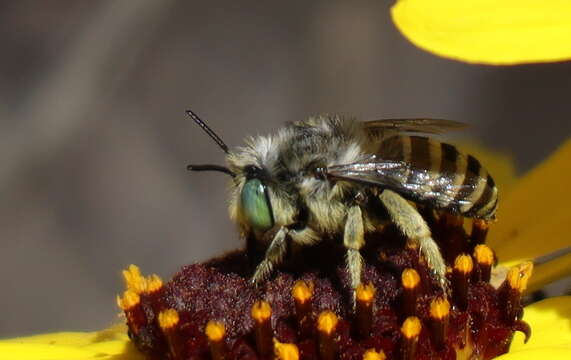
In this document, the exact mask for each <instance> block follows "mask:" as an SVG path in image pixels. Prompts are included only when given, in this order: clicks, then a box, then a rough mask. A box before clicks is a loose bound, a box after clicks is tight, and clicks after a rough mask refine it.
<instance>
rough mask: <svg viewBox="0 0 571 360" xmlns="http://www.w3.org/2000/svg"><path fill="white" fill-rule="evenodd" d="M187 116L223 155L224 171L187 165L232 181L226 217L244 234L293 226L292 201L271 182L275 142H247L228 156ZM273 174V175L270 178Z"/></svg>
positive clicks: (218, 167)
mask: <svg viewBox="0 0 571 360" xmlns="http://www.w3.org/2000/svg"><path fill="white" fill-rule="evenodd" d="M187 114H188V115H189V116H190V117H191V118H192V119H193V120H194V121H195V122H196V123H197V124H198V125H199V126H200V127H201V128H202V129H203V130H204V131H205V132H206V133H207V134H208V136H210V137H211V138H212V139H213V140H214V141H215V142H216V144H217V145H218V146H219V147H220V148H221V149H222V150H223V151H224V152H225V153H226V154H227V162H228V165H229V166H228V167H225V166H221V165H213V164H205V165H194V164H193V165H188V166H187V169H188V170H190V171H218V172H222V173H225V174H228V175H230V176H231V177H232V178H233V181H232V187H231V199H230V217H231V218H232V219H233V220H234V221H236V222H237V223H238V224H239V225H240V227H241V228H242V229H243V230H244V231H250V230H253V231H255V232H258V233H264V232H266V231H268V230H270V229H271V228H272V227H274V226H275V225H276V224H278V225H289V224H292V223H294V222H295V221H294V220H295V219H296V218H297V217H299V216H297V217H296V212H297V211H296V206H295V201H293V200H292V195H291V193H290V192H289V191H287V189H285V188H284V186H283V183H280V182H279V181H277V180H276V179H275V178H276V176H273V175H275V174H274V173H275V171H274V170H275V169H274V166H273V165H275V164H276V162H277V159H276V158H275V156H276V154H277V151H276V146H277V141H276V139H275V138H273V137H258V138H256V139H249V140H248V143H247V146H245V147H242V148H238V149H237V150H236V151H232V152H230V151H229V150H228V147H227V146H226V144H225V143H224V142H223V141H222V139H220V137H219V136H218V135H216V133H215V132H214V131H213V130H212V129H210V127H208V125H206V123H204V121H202V120H201V119H200V118H199V117H198V116H197V115H196V114H195V113H194V112H192V111H191V110H187ZM272 174H273V175H272Z"/></svg>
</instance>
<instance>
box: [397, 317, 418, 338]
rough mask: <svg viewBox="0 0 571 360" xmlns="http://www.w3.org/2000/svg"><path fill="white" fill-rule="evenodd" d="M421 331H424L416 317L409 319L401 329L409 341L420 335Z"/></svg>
mask: <svg viewBox="0 0 571 360" xmlns="http://www.w3.org/2000/svg"><path fill="white" fill-rule="evenodd" d="M420 330H422V324H421V323H420V320H419V319H418V318H417V317H416V316H409V317H407V318H406V320H405V321H404V323H403V324H402V326H401V329H400V331H401V333H402V334H403V335H404V337H405V338H407V339H413V338H415V337H417V336H418V335H420Z"/></svg>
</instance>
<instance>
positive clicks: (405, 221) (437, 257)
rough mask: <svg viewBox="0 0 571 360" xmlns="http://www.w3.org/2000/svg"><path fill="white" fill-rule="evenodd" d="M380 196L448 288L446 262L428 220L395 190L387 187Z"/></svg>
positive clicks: (440, 280) (401, 228) (403, 231)
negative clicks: (433, 236) (432, 234)
mask: <svg viewBox="0 0 571 360" xmlns="http://www.w3.org/2000/svg"><path fill="white" fill-rule="evenodd" d="M379 198H380V199H381V201H382V203H383V205H384V206H385V208H386V209H387V211H388V212H389V215H390V217H391V220H392V221H393V222H394V223H395V224H396V226H397V227H398V228H399V229H400V231H401V232H402V233H403V234H404V235H405V236H406V237H407V238H408V241H411V242H413V243H415V244H417V245H418V246H419V247H420V253H421V254H422V255H423V256H424V258H425V259H426V262H427V263H428V266H429V267H430V268H431V269H432V271H434V273H435V275H436V277H437V278H438V281H439V283H440V284H441V285H442V288H443V289H444V290H447V289H448V284H447V281H446V264H445V262H444V259H443V258H442V254H441V252H440V249H439V248H438V245H437V244H436V242H435V241H434V240H433V239H432V236H431V234H430V229H429V227H428V225H427V224H426V221H424V219H423V218H422V216H421V215H420V214H419V213H418V211H417V210H416V209H415V208H414V206H412V205H411V204H409V202H408V201H406V200H405V199H404V198H403V197H402V196H400V195H399V194H397V193H396V192H394V191H391V190H388V189H385V190H383V192H382V193H381V195H379Z"/></svg>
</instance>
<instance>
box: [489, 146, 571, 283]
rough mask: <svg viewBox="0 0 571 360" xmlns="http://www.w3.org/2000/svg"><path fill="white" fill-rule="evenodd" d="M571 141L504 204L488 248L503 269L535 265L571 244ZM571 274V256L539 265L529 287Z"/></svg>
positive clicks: (509, 194)
mask: <svg viewBox="0 0 571 360" xmlns="http://www.w3.org/2000/svg"><path fill="white" fill-rule="evenodd" d="M570 177H571V140H569V141H567V142H566V143H565V144H563V145H562V146H561V147H560V148H559V150H557V151H556V153H555V154H554V155H552V156H551V157H550V158H549V159H548V160H546V161H545V162H544V163H542V164H541V165H539V166H538V167H536V168H535V169H533V170H532V171H531V172H529V173H528V174H527V175H525V176H524V177H523V178H522V179H521V180H519V181H518V182H517V183H516V184H515V185H514V187H513V188H512V189H511V190H510V191H508V192H507V194H506V195H505V197H503V198H502V199H501V200H500V205H499V209H498V221H497V222H496V223H495V224H493V226H492V227H490V233H489V236H488V244H489V245H490V247H491V248H492V249H494V250H495V252H496V254H497V256H498V259H499V261H500V262H501V263H502V265H505V266H511V265H515V264H518V263H520V262H522V261H525V260H532V259H535V258H537V257H538V256H542V255H546V254H549V253H552V252H555V251H557V250H560V249H563V248H566V247H568V246H570V245H571V232H570V228H569V225H571V211H570V204H571V191H569V188H568V186H567V184H568V182H569V179H570ZM570 272H571V254H567V255H566V256H563V257H561V258H559V259H558V260H556V261H551V262H549V263H547V264H544V265H539V266H537V267H536V268H535V269H534V274H533V276H532V277H531V279H530V282H529V284H528V290H530V291H532V290H536V289H538V288H539V287H541V286H543V285H545V284H546V283H548V282H551V281H554V280H557V279H559V278H561V277H563V276H566V275H569V273H570Z"/></svg>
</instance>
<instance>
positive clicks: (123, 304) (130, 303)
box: [117, 290, 141, 310]
mask: <svg viewBox="0 0 571 360" xmlns="http://www.w3.org/2000/svg"><path fill="white" fill-rule="evenodd" d="M140 301H141V298H140V297H139V294H137V293H136V292H134V291H133V290H127V291H125V292H124V293H123V297H121V296H117V305H119V307H120V308H121V309H123V310H129V309H132V308H133V307H134V306H136V305H138V304H139V302H140Z"/></svg>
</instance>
